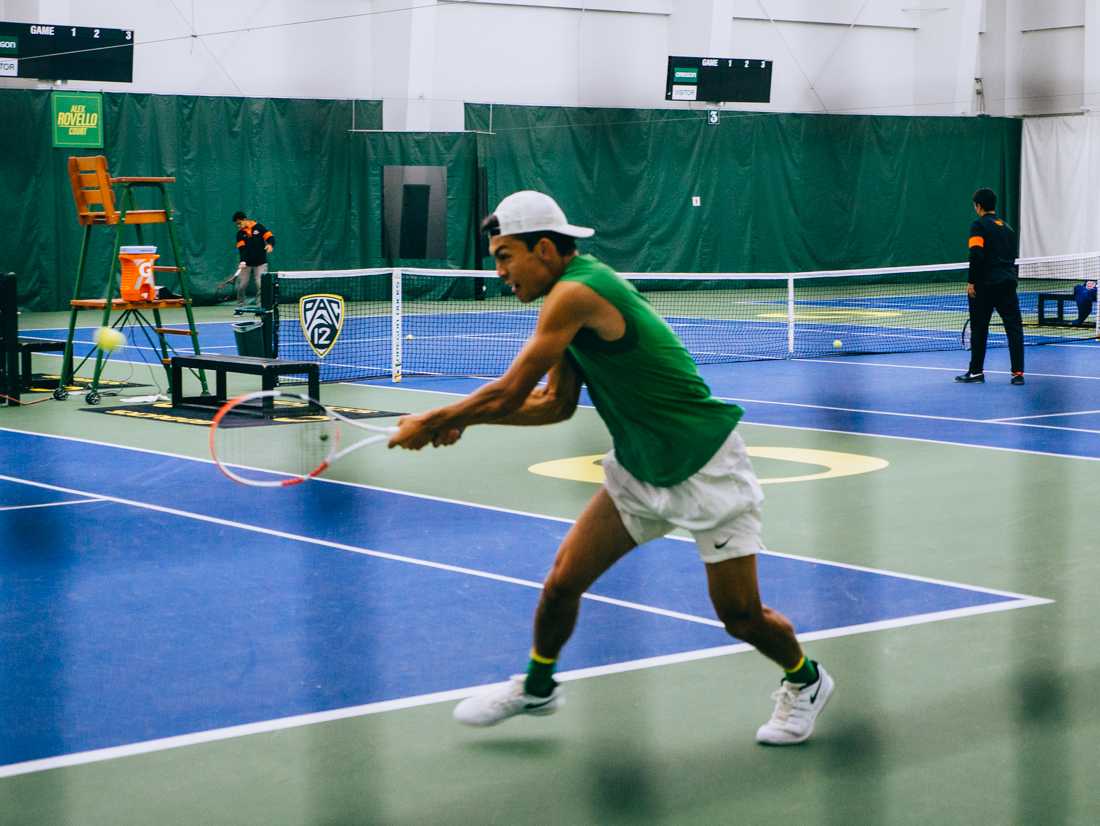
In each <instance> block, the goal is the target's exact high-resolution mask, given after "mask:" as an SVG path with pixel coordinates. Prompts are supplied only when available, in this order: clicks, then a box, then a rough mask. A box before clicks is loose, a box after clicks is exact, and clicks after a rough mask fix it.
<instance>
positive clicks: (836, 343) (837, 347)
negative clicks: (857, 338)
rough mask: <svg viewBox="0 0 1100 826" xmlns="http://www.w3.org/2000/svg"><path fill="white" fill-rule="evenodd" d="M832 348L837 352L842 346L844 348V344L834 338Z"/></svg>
mask: <svg viewBox="0 0 1100 826" xmlns="http://www.w3.org/2000/svg"><path fill="white" fill-rule="evenodd" d="M833 346H834V347H835V348H836V349H838V350H839V349H840V348H841V347H843V346H844V342H843V341H841V340H840V339H839V338H834V339H833Z"/></svg>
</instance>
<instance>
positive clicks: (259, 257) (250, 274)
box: [227, 212, 275, 307]
mask: <svg viewBox="0 0 1100 826" xmlns="http://www.w3.org/2000/svg"><path fill="white" fill-rule="evenodd" d="M233 223H234V224H236V225H237V252H238V253H240V257H241V263H240V264H239V265H238V267H237V272H236V273H234V277H236V279H237V306H238V307H239V306H241V305H243V304H244V299H245V294H246V293H247V291H248V282H249V281H252V280H255V282H256V303H257V304H259V303H260V277H261V276H262V275H263V274H264V273H265V272H267V254H268V253H269V252H271V251H272V250H273V249H274V248H275V235H274V234H273V233H272V232H271V230H269V229H268V228H267V227H265V226H264V225H263V224H260V223H257V222H256V221H253V220H250V219H249V217H248V216H247V215H245V214H244V213H243V212H235V213H234V214H233ZM227 283H228V280H227Z"/></svg>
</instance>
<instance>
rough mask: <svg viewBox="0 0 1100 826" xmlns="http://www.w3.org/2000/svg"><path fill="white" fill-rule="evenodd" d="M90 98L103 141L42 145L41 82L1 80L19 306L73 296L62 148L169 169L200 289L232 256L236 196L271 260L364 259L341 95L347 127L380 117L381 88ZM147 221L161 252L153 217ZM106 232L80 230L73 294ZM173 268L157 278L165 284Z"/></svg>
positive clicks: (90, 273)
mask: <svg viewBox="0 0 1100 826" xmlns="http://www.w3.org/2000/svg"><path fill="white" fill-rule="evenodd" d="M103 102H104V126H105V129H104V137H105V141H104V148H103V149H102V150H71V149H54V148H52V146H51V132H50V117H51V116H50V93H49V92H48V91H38V90H0V168H2V170H3V174H2V175H0V270H3V271H9V270H10V271H13V272H15V273H17V274H18V276H19V295H20V303H21V306H23V307H24V308H26V309H30V310H47V309H63V308H67V307H68V302H69V299H70V298H71V297H72V285H73V281H74V277H75V271H76V266H77V258H78V255H79V251H80V238H81V234H82V228H81V227H80V226H79V225H78V224H77V222H76V215H75V212H74V209H73V203H72V194H71V191H70V187H69V180H68V174H67V170H66V160H67V158H68V157H69V155H72V154H88V155H98V154H103V155H106V156H107V161H108V164H109V166H110V169H111V173H112V174H113V175H131V176H142V175H171V176H175V177H176V179H177V180H176V183H175V184H171V185H169V196H170V197H171V199H172V203H173V206H174V207H175V217H176V229H177V230H178V233H179V237H180V240H181V245H182V251H181V254H182V256H183V259H184V264H185V265H186V266H187V267H188V268H189V271H190V284H191V288H192V291H193V293H194V295H195V298H196V300H197V301H199V302H201V301H204V300H211V299H212V298H213V293H214V286H215V285H216V284H217V282H218V281H220V280H222V279H223V278H225V277H226V276H227V275H228V274H229V273H230V272H232V270H233V268H234V267H235V266H236V262H237V254H236V250H235V249H234V236H235V234H236V229H235V228H234V226H233V224H232V223H231V220H230V219H231V217H232V215H233V213H234V212H235V211H236V210H238V209H243V210H245V211H246V212H247V213H248V214H249V215H250V216H252V217H254V218H256V219H258V220H259V221H261V222H262V223H264V224H265V225H267V226H268V227H269V228H270V229H271V230H272V231H273V232H274V233H275V235H276V238H277V241H278V244H277V248H276V253H275V256H274V257H273V259H272V265H273V266H274V267H279V268H284V269H316V268H346V267H359V266H363V265H364V257H365V256H366V254H367V248H368V246H369V244H370V243H371V242H369V241H368V236H370V235H372V234H375V235H376V234H377V230H376V229H373V228H371V227H368V226H367V225H364V224H363V223H362V221H360V220H358V216H357V215H356V214H355V212H354V209H353V208H354V206H355V204H357V203H360V202H361V201H362V200H363V198H364V192H363V187H364V182H363V179H362V178H357V177H355V175H354V169H355V167H356V166H357V165H358V163H359V162H358V160H357V157H358V153H359V151H360V147H361V145H362V138H363V135H361V134H358V133H351V132H349V131H348V130H349V129H350V128H351V125H352V107H353V106H354V107H355V112H354V114H355V125H356V127H357V128H361V129H371V128H373V129H380V128H381V126H382V104H381V102H379V101H346V100H290V99H270V100H269V99H250V98H228V97H186V96H167V95H136V94H110V93H108V94H104V96H103ZM146 205H148V206H150V207H152V206H155V205H156V204H154V203H148V204H146V203H144V202H142V203H139V206H146ZM149 234H150V235H152V241H153V243H157V244H158V246H160V247H161V253H162V254H164V253H165V252H166V251H167V243H168V242H167V235H166V233H165V232H164V228H163V227H154V228H152V230H151V231H150V233H149ZM110 236H111V233H110V232H109V231H107V230H102V229H98V228H97V229H95V230H94V231H93V236H92V247H91V254H90V256H89V263H88V270H87V275H86V276H85V289H84V290H83V292H84V296H83V297H96V296H99V295H102V293H103V289H104V281H105V275H106V272H107V264H108V256H109V254H110ZM133 237H134V236H133V232H132V230H126V231H125V235H124V239H125V240H126V241H130V242H132V239H133ZM172 278H173V277H172V276H163V277H162V278H161V280H162V281H163V283H165V284H167V285H169V286H172V285H173V280H172Z"/></svg>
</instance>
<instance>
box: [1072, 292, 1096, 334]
mask: <svg viewBox="0 0 1100 826" xmlns="http://www.w3.org/2000/svg"><path fill="white" fill-rule="evenodd" d="M1073 300H1074V301H1076V302H1077V320H1076V321H1075V322H1073V324H1074V326H1075V327H1081V326H1083V325H1084V323H1085V319H1087V318H1088V317H1089V314H1090V313H1091V312H1092V304H1093V302H1094V301H1096V281H1095V280H1092V281H1086V282H1085V283H1084V284H1078V285H1077V286H1076V287H1074V288H1073Z"/></svg>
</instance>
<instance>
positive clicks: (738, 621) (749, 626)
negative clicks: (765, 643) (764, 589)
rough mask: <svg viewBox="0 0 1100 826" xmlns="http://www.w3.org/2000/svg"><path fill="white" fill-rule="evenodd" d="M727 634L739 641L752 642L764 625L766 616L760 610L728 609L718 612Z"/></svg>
mask: <svg viewBox="0 0 1100 826" xmlns="http://www.w3.org/2000/svg"><path fill="white" fill-rule="evenodd" d="M718 619H720V620H721V621H722V624H723V625H724V626H725V628H726V631H727V633H729V634H730V635H731V636H734V637H737V638H738V639H739V640H745V641H746V642H750V641H751V640H752V639H753V638H755V637H756V635H757V634H759V633H760V631H761V629H762V627H763V625H764V614H763V612H762V611H760V610H759V609H756V610H751V609H726V610H723V611H719V612H718Z"/></svg>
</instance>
